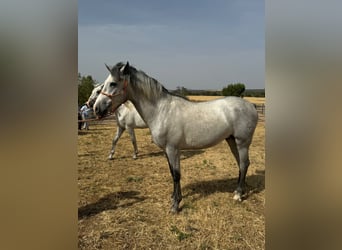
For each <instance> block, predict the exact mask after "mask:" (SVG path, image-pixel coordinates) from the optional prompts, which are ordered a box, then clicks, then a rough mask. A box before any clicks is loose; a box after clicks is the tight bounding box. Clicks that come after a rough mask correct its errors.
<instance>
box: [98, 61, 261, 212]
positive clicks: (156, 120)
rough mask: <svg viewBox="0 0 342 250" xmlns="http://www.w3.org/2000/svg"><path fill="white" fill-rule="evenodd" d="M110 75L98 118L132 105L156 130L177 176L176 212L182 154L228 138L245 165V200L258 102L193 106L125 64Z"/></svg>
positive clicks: (173, 208)
mask: <svg viewBox="0 0 342 250" xmlns="http://www.w3.org/2000/svg"><path fill="white" fill-rule="evenodd" d="M106 67H107V69H108V70H109V72H110V75H109V76H108V78H107V79H106V81H105V83H104V86H103V89H102V92H101V95H100V96H99V97H98V98H97V100H96V102H95V104H94V111H95V114H96V115H97V116H98V117H100V118H101V117H103V116H104V115H105V114H106V113H107V112H108V111H109V110H110V109H116V108H117V107H118V106H119V105H120V104H122V103H124V102H125V101H126V100H130V101H132V103H133V104H134V106H135V107H136V109H137V110H138V112H139V114H140V115H141V117H142V118H143V119H144V121H145V122H146V124H147V125H148V127H149V128H150V131H151V134H152V138H153V141H154V142H155V143H156V144H157V145H158V146H159V147H160V148H161V149H163V150H164V152H165V153H166V158H167V161H168V163H169V167H170V172H171V175H172V177H173V182H174V189H173V194H172V206H171V211H172V212H178V211H179V203H180V201H181V200H182V193H181V186H180V178H181V171H180V150H181V149H201V148H207V147H211V146H214V145H215V144H217V143H219V142H221V141H222V140H226V141H227V142H228V145H229V147H230V149H231V151H232V153H233V155H234V157H235V159H236V161H237V163H238V165H239V179H238V186H237V188H236V190H235V191H234V199H235V200H240V201H241V196H242V195H243V193H244V190H245V177H246V173H247V169H248V166H249V164H250V161H249V155H248V151H249V146H250V144H251V142H252V137H253V134H254V130H255V127H256V124H257V121H258V114H257V111H256V109H255V107H254V106H253V104H251V103H249V102H248V101H246V100H244V99H242V98H239V97H226V98H222V99H217V100H212V101H208V102H191V101H188V100H186V99H184V98H181V97H178V96H175V95H172V94H171V93H170V92H169V91H168V90H167V89H165V88H164V87H163V86H162V85H161V84H160V83H159V82H158V81H157V80H155V79H153V78H152V77H150V76H148V75H147V74H146V73H144V72H143V71H139V70H137V69H135V68H134V67H132V66H130V65H129V63H128V62H127V63H126V64H124V63H122V62H120V63H117V64H116V65H115V66H113V67H109V66H107V65H106Z"/></svg>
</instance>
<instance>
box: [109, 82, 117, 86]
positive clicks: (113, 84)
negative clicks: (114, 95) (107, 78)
mask: <svg viewBox="0 0 342 250" xmlns="http://www.w3.org/2000/svg"><path fill="white" fill-rule="evenodd" d="M117 85H118V84H117V83H116V82H111V83H110V86H111V87H116V86H117Z"/></svg>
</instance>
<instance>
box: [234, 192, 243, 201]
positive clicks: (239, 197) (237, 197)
mask: <svg viewBox="0 0 342 250" xmlns="http://www.w3.org/2000/svg"><path fill="white" fill-rule="evenodd" d="M233 199H234V200H236V201H242V199H241V194H239V193H238V192H236V191H235V192H234V197H233Z"/></svg>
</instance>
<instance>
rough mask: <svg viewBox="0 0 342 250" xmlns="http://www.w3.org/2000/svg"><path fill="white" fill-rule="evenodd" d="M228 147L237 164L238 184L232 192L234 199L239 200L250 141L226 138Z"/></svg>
mask: <svg viewBox="0 0 342 250" xmlns="http://www.w3.org/2000/svg"><path fill="white" fill-rule="evenodd" d="M226 140H227V142H228V144H229V147H230V149H231V151H232V153H233V155H234V157H235V159H236V161H237V163H238V165H239V179H238V186H237V188H236V190H235V192H234V200H239V201H241V196H242V194H243V193H244V191H245V179H246V174H247V170H248V166H249V163H250V162H249V156H248V148H249V145H250V143H249V142H247V141H243V140H238V139H236V138H234V137H229V138H227V139H226Z"/></svg>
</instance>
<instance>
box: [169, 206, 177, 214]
mask: <svg viewBox="0 0 342 250" xmlns="http://www.w3.org/2000/svg"><path fill="white" fill-rule="evenodd" d="M170 213H171V214H178V213H179V208H178V207H177V208H175V207H171V209H170Z"/></svg>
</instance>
